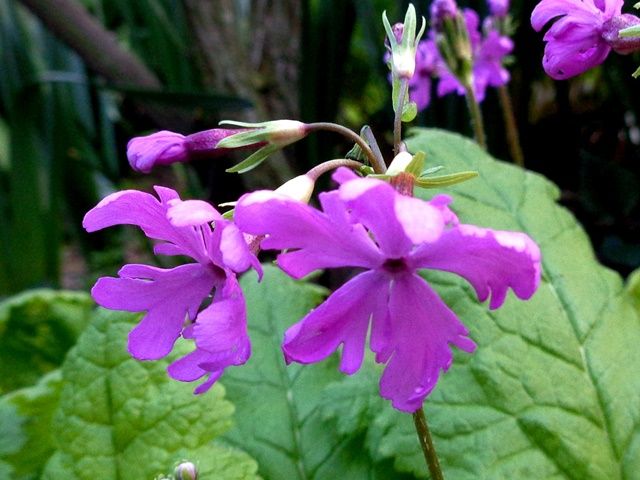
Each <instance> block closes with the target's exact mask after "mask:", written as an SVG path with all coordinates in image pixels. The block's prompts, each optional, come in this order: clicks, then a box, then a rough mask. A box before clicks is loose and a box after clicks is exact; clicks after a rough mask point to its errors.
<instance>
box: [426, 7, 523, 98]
mask: <svg viewBox="0 0 640 480" xmlns="http://www.w3.org/2000/svg"><path fill="white" fill-rule="evenodd" d="M463 15H464V19H465V23H466V25H467V31H468V33H469V41H470V42H471V49H472V52H473V90H474V93H475V96H476V100H477V101H478V102H482V101H483V100H484V97H485V95H486V90H487V87H501V86H502V85H506V84H507V83H509V79H510V75H509V71H508V70H507V69H506V68H504V67H503V66H502V62H503V59H504V57H505V56H507V55H508V54H509V53H511V51H512V50H513V42H512V41H511V39H510V38H509V37H506V36H503V35H500V33H498V31H497V30H489V31H488V32H487V34H486V36H485V37H484V38H482V35H481V33H480V18H479V17H478V14H477V13H476V12H475V11H473V10H471V9H469V8H465V9H464V10H463ZM438 76H439V77H440V80H439V82H438V90H437V92H438V96H440V97H442V96H444V95H447V94H449V93H452V92H456V93H457V94H458V95H464V94H465V89H464V87H463V86H462V84H461V83H460V82H459V81H458V79H457V78H456V76H455V75H454V74H453V73H451V72H450V71H449V69H448V68H447V67H446V65H445V63H444V62H441V63H440V66H439V68H438Z"/></svg>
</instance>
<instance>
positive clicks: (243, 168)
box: [226, 145, 280, 173]
mask: <svg viewBox="0 0 640 480" xmlns="http://www.w3.org/2000/svg"><path fill="white" fill-rule="evenodd" d="M279 149H280V147H278V146H277V145H265V146H264V147H262V148H261V149H259V150H257V151H256V152H253V153H252V154H251V155H249V156H248V157H247V158H246V159H244V160H243V161H241V162H240V163H238V164H236V165H234V166H233V167H231V168H227V170H226V172H227V173H245V172H248V171H249V170H253V169H254V168H256V167H257V166H258V165H260V164H261V163H262V162H264V161H265V160H266V159H267V158H268V157H269V155H271V154H272V153H273V152H275V151H277V150H279Z"/></svg>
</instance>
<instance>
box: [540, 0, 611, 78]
mask: <svg viewBox="0 0 640 480" xmlns="http://www.w3.org/2000/svg"><path fill="white" fill-rule="evenodd" d="M623 3H624V2H623V1H622V0H598V1H594V0H542V1H541V2H540V3H539V4H538V5H537V6H536V8H534V10H533V12H532V13H531V25H532V26H533V28H534V29H535V30H536V31H540V30H542V28H543V27H544V26H545V25H546V24H547V23H549V22H550V21H551V20H553V19H554V18H555V19H556V20H555V21H554V23H553V25H552V26H551V28H549V30H548V31H547V33H546V34H545V36H544V41H545V42H547V44H546V46H545V48H544V57H543V59H542V66H543V67H544V70H545V72H547V74H548V75H549V76H550V77H551V78H554V79H556V80H565V79H567V78H570V77H573V76H575V75H579V74H581V73H583V72H585V71H587V70H589V69H590V68H593V67H595V66H597V65H599V64H601V63H602V62H604V60H605V59H606V58H607V55H608V54H609V52H610V51H611V46H610V45H609V44H608V43H607V41H606V40H605V38H604V37H603V30H604V28H605V23H606V22H607V21H609V20H611V19H612V18H613V17H615V16H617V15H620V12H621V10H622V5H623ZM556 17H560V18H556Z"/></svg>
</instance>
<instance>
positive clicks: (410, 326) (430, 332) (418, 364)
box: [380, 275, 475, 413]
mask: <svg viewBox="0 0 640 480" xmlns="http://www.w3.org/2000/svg"><path fill="white" fill-rule="evenodd" d="M389 310H390V315H391V319H392V323H393V340H392V341H393V344H394V350H393V354H392V356H391V358H390V359H389V361H388V363H387V366H386V368H385V370H384V373H383V375H382V378H381V379H380V395H381V396H382V397H384V398H387V399H389V400H391V402H392V404H393V406H394V407H395V408H397V409H398V410H402V411H404V412H409V413H411V412H415V411H416V410H417V409H419V408H420V407H421V406H422V403H423V401H424V399H425V397H426V396H427V395H428V394H429V393H430V392H431V391H432V390H433V388H434V387H435V386H436V383H437V381H438V378H439V376H440V372H441V371H446V370H447V369H448V368H449V366H450V365H451V362H452V360H453V355H452V352H451V347H450V344H451V345H455V346H456V347H458V348H460V349H462V350H464V351H466V352H473V351H474V349H475V344H474V342H473V341H472V340H471V339H470V338H469V337H468V331H467V329H466V328H465V326H464V325H463V324H462V323H461V322H460V321H459V320H458V318H457V317H456V316H455V314H454V313H453V312H452V311H451V310H450V309H449V307H447V306H446V305H445V303H444V302H443V301H442V300H441V299H440V297H438V295H437V294H436V293H435V292H434V291H433V290H432V289H431V287H429V286H428V285H427V284H426V282H425V281H424V280H423V279H421V278H420V277H418V276H417V275H404V276H402V277H399V278H397V279H396V281H395V282H394V285H393V288H392V290H391V295H390V299H389Z"/></svg>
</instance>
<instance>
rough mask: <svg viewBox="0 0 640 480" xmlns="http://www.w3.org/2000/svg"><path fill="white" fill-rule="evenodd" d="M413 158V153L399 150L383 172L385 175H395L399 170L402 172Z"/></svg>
mask: <svg viewBox="0 0 640 480" xmlns="http://www.w3.org/2000/svg"><path fill="white" fill-rule="evenodd" d="M411 160H413V155H411V154H410V153H409V152H400V153H399V154H398V155H396V156H395V158H394V159H393V160H392V162H391V164H390V165H389V168H387V171H386V172H385V175H397V174H399V173H400V172H404V171H405V170H406V169H407V167H408V166H409V164H410V163H411Z"/></svg>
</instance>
